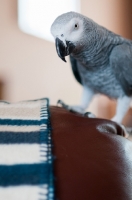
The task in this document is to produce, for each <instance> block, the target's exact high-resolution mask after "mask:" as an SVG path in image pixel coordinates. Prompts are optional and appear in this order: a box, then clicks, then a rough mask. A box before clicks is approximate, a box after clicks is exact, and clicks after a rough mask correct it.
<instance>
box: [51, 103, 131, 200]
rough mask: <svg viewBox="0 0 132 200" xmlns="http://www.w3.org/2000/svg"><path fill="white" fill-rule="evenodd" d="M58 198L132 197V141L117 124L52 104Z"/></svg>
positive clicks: (98, 199) (110, 199) (108, 199)
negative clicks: (125, 136) (81, 114)
mask: <svg viewBox="0 0 132 200" xmlns="http://www.w3.org/2000/svg"><path fill="white" fill-rule="evenodd" d="M50 111H51V125H52V138H53V145H54V147H53V154H54V155H55V157H56V159H55V161H54V173H55V188H56V197H57V199H58V200H132V142H131V141H129V140H128V139H126V138H124V137H123V135H124V132H123V130H122V129H121V128H120V126H118V125H117V124H116V123H114V122H112V121H109V120H105V119H92V118H85V117H82V116H80V115H76V114H74V113H70V112H68V111H66V110H65V109H63V108H59V107H55V106H51V107H50Z"/></svg>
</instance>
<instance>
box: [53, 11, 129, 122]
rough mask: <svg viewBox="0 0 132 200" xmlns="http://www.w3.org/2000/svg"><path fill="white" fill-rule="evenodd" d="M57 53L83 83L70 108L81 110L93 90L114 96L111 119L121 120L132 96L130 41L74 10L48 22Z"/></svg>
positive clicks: (86, 103) (93, 92) (85, 106)
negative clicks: (68, 62) (114, 101)
mask: <svg viewBox="0 0 132 200" xmlns="http://www.w3.org/2000/svg"><path fill="white" fill-rule="evenodd" d="M51 34H52V35H53V37H54V38H55V44H56V51H57V54H58V56H59V57H60V58H61V59H62V60H63V61H65V62H66V60H65V56H67V55H70V61H71V66H72V71H73V74H74V76H75V78H76V79H77V81H78V82H79V83H80V84H82V86H83V95H82V100H81V104H80V105H78V106H69V109H71V110H74V111H77V112H80V113H84V112H85V110H86V108H87V107H88V105H89V103H90V102H91V100H92V98H93V96H94V95H95V94H104V95H106V96H108V97H109V98H112V99H116V100H117V109H116V114H115V116H114V117H113V118H112V120H113V121H116V122H117V123H121V122H122V120H123V117H124V115H125V114H126V112H127V111H128V109H129V106H130V102H131V97H132V41H130V40H128V39H125V38H123V37H121V36H120V35H117V34H115V33H113V32H111V31H109V30H107V29H106V28H104V27H102V26H100V25H98V24H97V23H96V22H94V21H93V20H91V19H89V18H88V17H86V16H83V15H81V14H79V13H76V12H68V13H64V14H62V15H60V16H59V17H57V18H56V19H55V21H54V22H53V24H52V26H51Z"/></svg>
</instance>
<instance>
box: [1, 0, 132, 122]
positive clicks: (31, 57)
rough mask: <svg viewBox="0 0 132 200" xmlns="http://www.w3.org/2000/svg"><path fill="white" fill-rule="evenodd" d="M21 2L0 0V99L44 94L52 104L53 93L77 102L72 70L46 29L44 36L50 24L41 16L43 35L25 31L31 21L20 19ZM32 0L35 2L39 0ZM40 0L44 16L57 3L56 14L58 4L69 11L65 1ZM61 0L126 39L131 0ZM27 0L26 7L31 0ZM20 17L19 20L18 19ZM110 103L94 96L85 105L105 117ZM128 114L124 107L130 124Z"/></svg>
mask: <svg viewBox="0 0 132 200" xmlns="http://www.w3.org/2000/svg"><path fill="white" fill-rule="evenodd" d="M22 2H29V3H30V2H31V0H26V1H25V0H19V5H18V1H17V0H0V99H1V100H6V101H11V102H16V101H21V100H29V99H37V98H42V97H48V98H49V99H50V104H52V105H56V102H57V100H58V99H61V100H63V101H64V102H65V103H67V104H73V105H74V104H78V103H79V101H80V96H81V92H82V88H81V86H80V85H79V84H78V83H77V82H76V80H75V79H74V77H73V75H72V72H71V68H70V63H69V59H68V57H67V58H66V60H67V63H64V62H62V60H61V59H59V57H58V56H57V53H56V50H55V45H54V42H53V39H52V38H51V35H50V36H47V35H48V33H47V29H49V28H47V27H50V26H51V24H50V20H49V21H48V20H47V21H43V20H42V21H43V22H44V23H43V25H42V26H41V27H39V26H38V27H39V28H40V29H41V28H42V29H43V30H42V31H44V30H45V36H44V37H43V35H42V34H41V33H40V34H39V33H38V32H36V34H32V33H31V34H30V32H31V29H34V27H33V26H34V24H32V27H29V26H28V25H29V24H26V17H27V20H29V18H28V17H29V16H27V12H28V10H25V8H24V6H25V7H26V6H27V4H26V3H25V4H22ZM32 2H33V0H32ZM36 2H38V3H39V0H36ZM43 2H45V5H44V14H45V15H44V16H45V18H46V17H47V19H48V16H51V15H52V17H54V14H55V15H57V10H58V9H59V8H62V10H61V9H59V14H61V13H63V8H64V10H65V9H67V10H66V11H71V10H70V9H71V7H69V8H68V7H66V6H65V4H64V1H59V0H54V3H53V5H52V3H50V5H48V4H47V3H46V2H48V1H47V0H43ZM50 2H51V1H50ZM55 2H56V3H55ZM65 2H67V4H68V5H70V4H69V2H71V3H72V5H71V6H73V7H74V8H73V9H75V10H77V11H78V12H80V13H82V14H83V15H86V16H88V17H89V18H92V19H93V20H95V21H96V22H97V23H99V24H100V25H103V26H105V27H106V28H108V29H110V30H112V31H114V32H115V33H118V34H120V35H122V36H124V37H126V38H129V39H132V22H131V20H132V12H131V8H132V1H131V0H125V1H124V0H116V1H115V0H111V1H109V0H80V1H79V0H74V1H72V0H66V1H65ZM29 3H28V9H29V10H30V6H33V4H32V5H30V4H29ZM73 3H74V5H73ZM50 8H51V9H50ZM68 9H69V10H68ZM36 10H37V11H34V13H32V12H31V14H35V15H37V12H38V13H39V10H38V9H36ZM41 10H42V9H41ZM41 14H42V13H41ZM22 17H23V18H22ZM31 19H33V18H32V16H30V20H31ZM41 19H42V17H41ZM30 20H29V21H30ZM23 22H24V23H25V24H22V23H23ZM34 22H35V18H34ZM31 23H33V21H32V22H31ZM47 25H48V26H47ZM36 26H37V23H36ZM26 29H27V31H26ZM34 31H35V30H34ZM35 35H36V36H35ZM115 106H116V102H115V101H112V100H109V99H108V98H107V97H104V96H97V97H95V98H94V100H93V102H92V103H91V105H90V108H89V110H90V111H92V112H93V113H94V114H96V116H98V117H102V118H108V119H109V118H111V117H112V116H113V115H114V112H115ZM131 115H132V113H131V110H130V111H129V113H128V114H127V116H126V118H125V120H124V124H126V125H131V121H132V118H131Z"/></svg>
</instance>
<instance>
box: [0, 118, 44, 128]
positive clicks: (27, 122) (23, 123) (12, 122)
mask: <svg viewBox="0 0 132 200" xmlns="http://www.w3.org/2000/svg"><path fill="white" fill-rule="evenodd" d="M43 123H47V119H43ZM0 125H8V126H9V125H12V126H16V125H17V126H29V125H31V126H32V125H34V126H36V125H41V121H40V120H14V119H0Z"/></svg>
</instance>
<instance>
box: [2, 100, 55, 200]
mask: <svg viewBox="0 0 132 200" xmlns="http://www.w3.org/2000/svg"><path fill="white" fill-rule="evenodd" d="M51 147H52V142H51V128H50V118H49V101H48V99H46V98H44V99H39V100H34V101H23V102H19V103H12V104H10V103H8V102H0V199H1V200H53V199H54V185H53V159H52V153H51Z"/></svg>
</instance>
